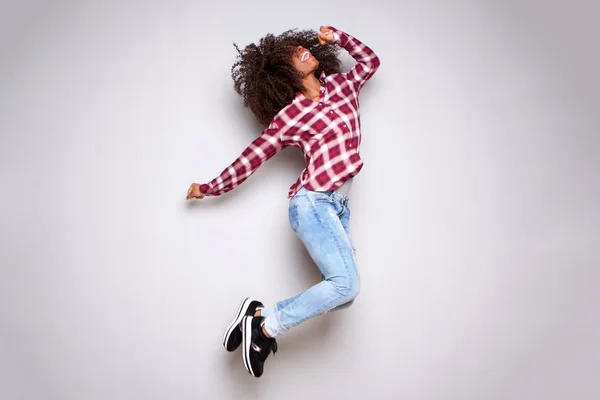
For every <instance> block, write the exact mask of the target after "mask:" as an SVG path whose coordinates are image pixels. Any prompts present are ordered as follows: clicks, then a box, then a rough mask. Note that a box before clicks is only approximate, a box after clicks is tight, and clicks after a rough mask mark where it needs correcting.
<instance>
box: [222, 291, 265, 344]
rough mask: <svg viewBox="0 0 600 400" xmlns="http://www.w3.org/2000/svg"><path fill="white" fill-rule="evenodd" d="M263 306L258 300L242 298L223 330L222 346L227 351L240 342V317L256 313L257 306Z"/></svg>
mask: <svg viewBox="0 0 600 400" xmlns="http://www.w3.org/2000/svg"><path fill="white" fill-rule="evenodd" d="M262 307H264V305H263V303H261V302H260V301H258V300H252V299H251V298H250V297H246V298H245V299H244V300H242V304H240V308H239V309H238V312H237V314H236V315H235V318H234V319H233V321H231V324H229V327H228V328H227V330H226V331H225V336H224V337H223V346H224V347H225V349H226V350H227V351H234V350H235V349H237V348H238V347H239V345H240V344H241V343H242V330H241V328H240V322H242V318H244V316H246V315H252V316H253V315H254V313H256V309H257V308H262Z"/></svg>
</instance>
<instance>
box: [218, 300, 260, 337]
mask: <svg viewBox="0 0 600 400" xmlns="http://www.w3.org/2000/svg"><path fill="white" fill-rule="evenodd" d="M253 301H254V300H252V299H251V298H250V297H246V298H245V299H244V300H242V304H240V308H239V309H238V312H237V314H236V315H235V318H234V319H233V321H231V324H229V327H227V330H226V331H225V335H224V336H223V347H225V349H227V341H228V340H229V337H230V336H231V333H232V332H233V331H234V330H235V329H237V327H238V325H239V324H240V322H242V318H244V316H245V315H246V311H247V310H248V307H249V306H250V303H252V302H253Z"/></svg>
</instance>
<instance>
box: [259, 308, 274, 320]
mask: <svg viewBox="0 0 600 400" xmlns="http://www.w3.org/2000/svg"><path fill="white" fill-rule="evenodd" d="M276 312H277V309H276V308H275V306H268V307H264V308H263V309H262V310H261V311H260V316H261V317H265V318H266V317H268V316H269V315H273V314H275V313H276Z"/></svg>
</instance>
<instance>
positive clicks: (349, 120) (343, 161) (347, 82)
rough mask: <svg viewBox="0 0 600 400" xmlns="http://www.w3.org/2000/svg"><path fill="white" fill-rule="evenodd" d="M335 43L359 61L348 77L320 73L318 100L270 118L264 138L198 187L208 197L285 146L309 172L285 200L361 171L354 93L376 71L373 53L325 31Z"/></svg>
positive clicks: (298, 100)
mask: <svg viewBox="0 0 600 400" xmlns="http://www.w3.org/2000/svg"><path fill="white" fill-rule="evenodd" d="M329 28H330V29H331V30H332V31H333V34H334V43H337V44H339V45H340V46H342V47H343V48H345V49H346V50H347V51H348V53H349V54H350V55H351V56H352V57H353V58H354V59H355V60H356V61H357V64H356V65H355V66H354V67H353V68H352V69H351V70H350V71H348V72H346V73H340V74H332V75H329V76H325V74H322V75H321V77H320V81H321V92H320V100H319V101H318V102H317V101H313V100H310V99H308V98H306V97H305V96H304V95H303V94H302V93H297V94H296V97H295V99H294V100H293V101H292V102H291V103H290V104H288V105H287V106H286V107H284V108H283V109H282V110H281V111H280V112H279V113H277V115H276V116H275V117H274V118H273V120H272V121H271V123H270V124H269V126H267V127H266V128H265V130H264V131H263V132H262V134H261V135H260V136H259V137H258V138H257V139H255V140H254V141H253V142H252V143H251V144H250V146H248V147H247V148H246V149H245V150H244V151H243V152H242V154H241V155H240V156H239V157H238V158H237V159H236V160H235V161H234V162H233V163H232V164H231V165H230V166H229V167H227V168H226V169H225V170H224V171H223V172H222V173H221V174H220V175H219V176H218V177H216V178H215V179H213V180H212V181H211V182H209V183H206V184H203V185H200V191H201V192H202V193H204V194H205V195H207V196H218V195H221V194H223V193H226V192H228V191H230V190H232V189H234V188H235V187H237V186H239V185H240V184H241V183H242V182H244V181H245V180H246V179H247V178H248V177H249V176H250V175H252V174H253V173H254V172H255V171H256V170H257V169H258V167H260V166H261V165H262V164H263V163H265V162H266V161H267V160H269V159H270V158H271V157H273V156H274V155H275V154H277V153H278V152H279V151H281V150H282V149H284V148H285V147H288V146H294V147H297V148H299V149H300V150H302V152H303V153H304V159H305V160H306V164H307V167H306V168H305V169H304V170H303V171H302V173H301V174H300V177H298V180H297V181H296V182H295V183H294V184H293V185H292V186H291V187H290V189H289V192H288V198H291V197H292V196H294V195H295V194H296V192H297V191H298V190H299V189H300V188H301V187H302V186H304V187H305V188H306V189H308V190H312V191H328V190H335V189H337V188H338V187H340V186H341V185H342V184H343V183H344V182H345V181H346V180H347V179H349V178H351V177H353V176H355V175H356V174H358V172H359V171H360V170H361V168H362V166H363V162H362V160H361V158H360V156H359V150H360V143H361V131H360V114H359V106H358V94H359V92H360V90H361V88H362V87H363V85H364V84H365V82H366V81H367V80H368V79H369V78H370V77H371V76H372V75H373V74H374V73H375V71H376V70H377V68H378V67H379V58H378V57H377V55H375V53H374V52H373V51H372V50H371V49H370V48H368V47H367V46H365V45H364V44H363V43H361V42H360V41H359V40H357V39H355V38H353V37H352V36H350V35H348V34H347V33H344V32H342V31H340V30H337V29H335V28H333V27H329Z"/></svg>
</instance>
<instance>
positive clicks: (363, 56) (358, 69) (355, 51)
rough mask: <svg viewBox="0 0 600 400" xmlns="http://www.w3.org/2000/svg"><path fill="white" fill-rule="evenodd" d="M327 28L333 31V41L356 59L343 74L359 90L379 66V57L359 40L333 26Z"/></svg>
mask: <svg viewBox="0 0 600 400" xmlns="http://www.w3.org/2000/svg"><path fill="white" fill-rule="evenodd" d="M329 29H331V30H332V31H333V38H334V39H333V43H336V44H338V45H340V46H341V47H343V48H344V49H346V50H347V51H348V53H349V54H350V55H351V56H352V58H354V59H355V60H356V65H355V66H354V67H352V69H350V71H348V72H346V74H345V75H346V78H347V79H348V80H350V81H352V82H353V83H354V85H355V87H356V89H357V90H360V89H361V88H362V87H363V85H364V84H365V82H366V81H368V80H369V79H370V78H371V77H372V76H373V74H374V73H375V71H377V69H378V68H379V65H380V61H379V57H377V55H376V54H375V52H374V51H373V50H371V49H370V48H369V47H368V46H366V45H365V44H363V43H362V42H361V41H360V40H358V39H356V38H354V37H352V36H350V35H349V34H347V33H345V32H342V31H340V30H339V29H336V28H334V27H333V26H330V27H329Z"/></svg>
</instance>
